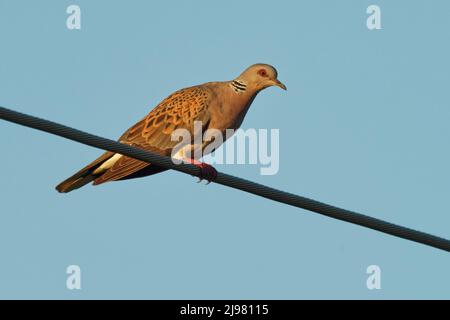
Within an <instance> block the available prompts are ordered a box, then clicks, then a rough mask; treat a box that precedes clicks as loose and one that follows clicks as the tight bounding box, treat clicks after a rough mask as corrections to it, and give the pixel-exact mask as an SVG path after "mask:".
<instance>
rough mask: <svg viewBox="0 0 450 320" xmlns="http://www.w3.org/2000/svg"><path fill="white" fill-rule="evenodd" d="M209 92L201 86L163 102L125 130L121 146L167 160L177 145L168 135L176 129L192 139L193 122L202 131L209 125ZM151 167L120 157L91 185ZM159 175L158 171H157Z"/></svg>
mask: <svg viewBox="0 0 450 320" xmlns="http://www.w3.org/2000/svg"><path fill="white" fill-rule="evenodd" d="M211 95H212V94H211V91H209V90H208V89H206V88H204V87H203V86H196V87H191V88H187V89H182V90H179V91H177V92H175V93H173V94H172V95H170V96H169V97H167V98H166V99H164V100H163V101H162V102H161V103H160V104H159V105H158V106H157V107H156V108H155V109H153V110H152V111H151V112H150V113H149V114H148V115H147V116H146V117H145V118H144V119H142V120H141V121H139V122H138V123H136V124H135V125H134V126H132V127H131V128H130V129H128V130H127V131H126V132H125V133H124V134H123V135H122V136H121V137H120V139H119V141H120V142H122V143H126V144H129V145H131V146H134V147H137V148H141V149H144V150H148V151H150V152H154V153H158V154H161V155H167V156H169V155H170V154H171V151H172V148H174V147H175V146H176V145H177V144H178V143H179V141H172V139H171V135H172V133H173V132H174V131H175V130H177V129H186V130H188V132H189V133H190V134H191V137H192V139H193V137H194V121H201V123H202V129H204V128H207V126H208V124H209V121H210V114H209V111H208V106H209V102H210V101H211V98H212V97H211ZM148 165H150V164H149V163H147V162H143V161H140V160H137V159H134V158H129V157H126V156H123V157H121V158H120V159H119V160H118V161H116V163H114V165H113V166H112V167H111V168H109V169H108V170H107V171H106V172H105V173H104V174H102V175H101V176H100V177H98V178H97V179H96V180H95V181H94V184H96V185H97V184H101V183H104V182H107V181H111V180H118V179H122V178H124V177H126V176H128V175H131V174H133V173H135V172H137V171H139V170H142V169H144V168H145V167H147V166H148ZM158 172H160V171H158Z"/></svg>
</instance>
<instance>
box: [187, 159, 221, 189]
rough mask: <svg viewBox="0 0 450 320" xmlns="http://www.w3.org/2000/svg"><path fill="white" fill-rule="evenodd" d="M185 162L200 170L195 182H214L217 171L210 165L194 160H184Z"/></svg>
mask: <svg viewBox="0 0 450 320" xmlns="http://www.w3.org/2000/svg"><path fill="white" fill-rule="evenodd" d="M186 161H187V162H188V163H190V164H193V165H194V166H196V167H198V168H200V177H199V180H198V181H197V182H201V181H202V180H207V181H208V183H207V184H209V183H211V181H214V180H215V179H216V178H217V170H216V169H214V167H213V166H212V165H210V164H207V163H204V162H200V161H197V160H195V159H186Z"/></svg>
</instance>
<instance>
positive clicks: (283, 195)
mask: <svg viewBox="0 0 450 320" xmlns="http://www.w3.org/2000/svg"><path fill="white" fill-rule="evenodd" d="M0 118H1V119H3V120H7V121H10V122H14V123H17V124H20V125H23V126H27V127H30V128H34V129H37V130H41V131H45V132H48V133H52V134H54V135H57V136H60V137H63V138H66V139H70V140H73V141H77V142H80V143H83V144H86V145H89V146H92V147H96V148H100V149H104V150H109V151H112V152H116V153H120V154H123V155H126V156H128V157H132V158H136V159H139V160H142V161H146V162H150V163H154V164H156V165H158V166H160V167H163V168H167V169H173V170H177V171H180V172H184V173H187V174H190V175H194V176H197V177H198V176H200V169H199V168H198V167H196V166H194V165H191V164H184V163H182V164H178V165H177V164H174V163H173V162H172V159H171V158H170V157H165V156H161V155H158V154H153V153H151V152H148V151H143V150H141V149H137V148H134V147H130V146H128V145H125V144H122V143H119V142H116V141H113V140H109V139H105V138H102V137H99V136H95V135H92V134H89V133H86V132H83V131H80V130H77V129H73V128H70V127H66V126H63V125H61V124H58V123H55V122H51V121H48V120H44V119H40V118H36V117H33V116H30V115H27V114H23V113H19V112H16V111H13V110H9V109H6V108H3V107H0ZM214 182H215V183H219V184H222V185H224V186H228V187H231V188H235V189H239V190H242V191H245V192H249V193H252V194H255V195H258V196H261V197H264V198H267V199H271V200H274V201H278V202H281V203H285V204H288V205H291V206H294V207H298V208H302V209H306V210H309V211H313V212H316V213H320V214H323V215H326V216H328V217H331V218H335V219H338V220H342V221H347V222H350V223H354V224H358V225H360V226H363V227H366V228H370V229H373V230H378V231H380V232H384V233H387V234H390V235H393V236H396V237H399V238H403V239H408V240H411V241H415V242H418V243H422V244H425V245H428V246H431V247H435V248H438V249H442V250H445V251H448V252H450V241H449V240H447V239H444V238H440V237H437V236H434V235H431V234H428V233H424V232H421V231H417V230H413V229H410V228H406V227H403V226H400V225H396V224H393V223H389V222H386V221H383V220H380V219H376V218H373V217H369V216H366V215H363V214H360V213H356V212H353V211H349V210H345V209H341V208H338V207H334V206H331V205H328V204H325V203H322V202H319V201H315V200H312V199H308V198H305V197H302V196H298V195H295V194H292V193H289V192H284V191H281V190H277V189H274V188H271V187H267V186H264V185H262V184H259V183H255V182H252V181H249V180H245V179H242V178H238V177H234V176H231V175H228V174H225V173H221V172H218V174H217V178H216V179H215V180H214Z"/></svg>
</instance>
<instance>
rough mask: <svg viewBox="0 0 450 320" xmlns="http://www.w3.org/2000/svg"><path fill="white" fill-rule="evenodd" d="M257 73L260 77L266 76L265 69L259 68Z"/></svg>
mask: <svg viewBox="0 0 450 320" xmlns="http://www.w3.org/2000/svg"><path fill="white" fill-rule="evenodd" d="M258 74H259V75H260V76H261V77H267V71H266V70H265V69H260V70H258Z"/></svg>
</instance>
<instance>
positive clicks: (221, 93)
mask: <svg viewBox="0 0 450 320" xmlns="http://www.w3.org/2000/svg"><path fill="white" fill-rule="evenodd" d="M277 76H278V73H277V71H276V69H275V68H274V67H272V66H270V65H268V64H254V65H252V66H250V67H249V68H247V69H246V70H245V71H244V72H242V73H241V75H239V76H238V77H237V78H236V79H234V80H231V81H224V82H208V83H204V84H201V85H198V86H194V87H190V88H186V89H181V90H179V91H176V92H175V93H173V94H171V95H170V96H169V97H167V98H166V99H164V100H163V101H162V102H161V103H159V104H158V105H157V106H156V107H155V108H154V109H153V110H152V111H150V113H149V114H148V115H147V116H146V117H145V118H143V119H142V120H140V121H139V122H138V123H136V124H135V125H134V126H132V127H131V128H130V129H128V130H127V131H126V132H125V133H124V134H123V135H122V136H121V137H120V138H119V142H121V143H125V144H128V145H131V146H134V147H137V148H141V149H144V150H148V151H150V152H154V153H157V154H160V155H165V156H171V155H172V151H173V149H174V147H175V146H176V145H177V144H178V141H176V140H175V141H173V140H172V139H171V134H172V133H173V132H174V131H175V130H176V129H186V130H188V131H189V132H190V133H191V135H194V134H195V133H194V121H200V123H201V126H202V130H203V131H206V130H207V129H217V130H219V131H221V132H222V133H225V131H226V129H238V128H239V127H240V125H241V123H242V121H243V120H244V117H245V114H246V113H247V111H248V108H249V107H250V105H251V104H252V102H253V100H254V99H255V97H256V95H257V94H258V93H259V92H260V91H261V90H263V89H265V88H268V87H271V86H278V87H280V88H282V89H284V90H286V86H285V85H284V84H283V83H281V82H280V81H279V80H278V79H277ZM207 144H208V142H202V145H201V146H194V145H190V146H188V147H189V148H191V149H193V148H195V147H200V148H202V149H204V148H205V147H206V145H207ZM182 151H183V150H181V151H180V152H177V154H176V155H177V156H178V157H179V158H184V154H185V153H184V152H182ZM191 154H192V155H194V154H195V152H193V153H191ZM184 160H185V161H186V160H187V161H189V162H190V163H192V164H194V165H196V166H198V167H199V168H201V178H203V179H207V180H208V181H211V180H214V178H215V177H216V175H217V172H216V170H215V169H214V168H213V167H212V166H210V165H208V164H206V163H202V162H199V161H198V159H196V158H195V157H193V156H191V157H189V159H184ZM165 170H166V169H164V168H161V167H158V166H156V165H153V164H150V163H147V162H143V161H140V160H137V159H134V158H130V157H127V156H123V155H121V154H117V153H113V152H110V151H108V152H105V153H104V154H103V155H101V156H100V157H99V158H98V159H96V160H94V161H93V162H92V163H90V164H88V165H87V166H86V167H84V168H83V169H81V170H80V171H79V172H77V173H75V174H74V175H73V176H71V177H70V178H68V179H66V180H64V181H63V182H61V183H60V184H59V185H58V186H56V190H58V191H59V192H63V193H66V192H70V191H72V190H75V189H78V188H80V187H82V186H84V185H86V184H88V183H89V182H92V181H93V184H94V185H99V184H102V183H104V182H107V181H115V180H125V179H132V178H138V177H144V176H148V175H152V174H155V173H159V172H162V171H165Z"/></svg>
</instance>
